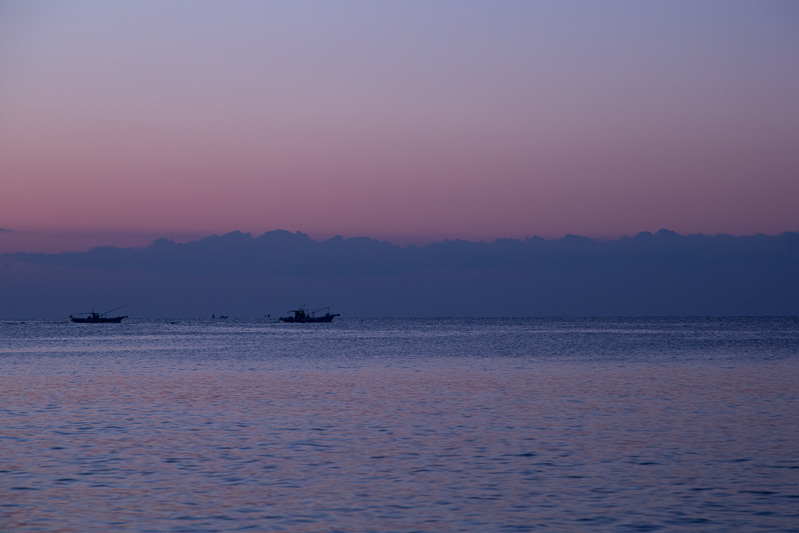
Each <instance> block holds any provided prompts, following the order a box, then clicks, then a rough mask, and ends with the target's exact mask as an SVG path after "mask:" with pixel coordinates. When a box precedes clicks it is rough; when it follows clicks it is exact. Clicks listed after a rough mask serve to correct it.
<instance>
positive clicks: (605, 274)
mask: <svg viewBox="0 0 799 533" xmlns="http://www.w3.org/2000/svg"><path fill="white" fill-rule="evenodd" d="M4 259H5V264H6V267H7V268H5V269H4V272H5V273H6V275H5V277H4V278H3V280H2V281H0V289H2V290H3V292H5V293H6V298H4V299H3V302H4V303H0V317H3V318H17V317H37V316H57V315H60V314H63V313H67V314H68V313H69V312H70V311H69V309H73V311H74V308H75V306H78V307H85V306H88V305H96V306H98V307H102V306H103V305H107V306H108V307H109V308H110V307H114V306H115V305H117V304H121V303H129V301H131V302H132V303H133V304H134V305H133V306H132V308H131V310H130V314H131V315H134V314H136V311H138V314H139V316H147V317H157V316H200V317H202V316H209V315H210V314H211V313H214V312H216V313H221V312H224V313H226V314H231V315H234V316H236V315H238V316H263V315H265V314H273V313H280V312H283V311H284V310H285V309H286V308H288V307H292V306H294V305H297V304H301V303H308V304H309V305H317V304H319V305H328V304H330V305H334V306H336V310H337V311H340V312H343V313H345V316H364V317H365V316H540V315H547V316H549V315H561V314H565V315H597V316H607V315H707V314H710V315H763V314H795V315H799V276H797V272H799V233H791V232H789V233H783V234H781V235H776V236H767V235H755V236H746V237H735V236H731V235H715V236H706V235H678V234H676V233H674V232H671V231H668V230H660V231H659V232H657V233H655V234H652V233H649V232H644V233H639V234H638V235H636V236H634V237H625V238H621V239H617V240H594V239H589V238H586V237H579V236H575V235H567V236H566V237H564V238H562V239H554V240H546V239H541V238H538V237H533V238H530V239H526V240H514V239H501V240H497V241H494V242H491V243H487V242H467V241H458V240H456V241H445V242H440V243H436V244H431V245H427V246H424V247H417V246H410V247H406V248H402V247H399V246H396V245H393V244H390V243H386V242H381V241H377V240H374V239H369V238H365V237H363V238H355V239H344V238H341V237H335V238H332V239H329V240H326V241H314V240H312V239H310V238H309V237H308V236H307V235H305V234H303V233H299V232H297V233H290V232H287V231H282V230H277V231H270V232H267V233H265V234H263V235H261V236H258V237H253V236H252V235H250V234H245V233H240V232H233V233H229V234H226V235H222V236H217V235H214V236H210V237H206V238H204V239H200V240H197V241H193V242H188V243H182V244H177V243H175V242H173V241H169V240H166V239H160V240H157V241H155V242H153V243H152V244H150V245H149V246H147V247H145V248H116V247H100V248H94V249H92V250H89V251H87V252H80V253H72V252H70V253H60V254H42V253H38V254H27V253H17V254H7V255H5V256H4ZM123 300H124V301H123ZM134 310H136V311H134Z"/></svg>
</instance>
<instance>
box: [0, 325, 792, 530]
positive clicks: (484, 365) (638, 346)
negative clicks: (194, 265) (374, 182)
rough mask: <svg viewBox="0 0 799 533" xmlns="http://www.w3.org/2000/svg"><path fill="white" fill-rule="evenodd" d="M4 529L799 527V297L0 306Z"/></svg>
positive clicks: (0, 522) (0, 520) (0, 517)
mask: <svg viewBox="0 0 799 533" xmlns="http://www.w3.org/2000/svg"><path fill="white" fill-rule="evenodd" d="M0 391H2V396H1V397H0V398H1V400H0V529H2V530H10V531H174V532H177V531H238V530H254V531H303V532H315V531H319V532H323V531H325V532H327V531H347V532H351V531H353V532H371V531H375V532H383V531H442V532H443V531H446V532H450V531H480V532H482V531H697V532H700V531H701V532H705V531H717V532H727V531H799V454H797V443H799V396H797V391H799V319H797V318H631V319H590V318H583V319H567V318H557V319H482V320H480V319H430V320H423V319H413V320H411V319H409V320H401V319H385V320H378V319H373V320H356V319H351V318H346V317H345V318H341V319H340V320H337V321H335V322H334V323H332V324H281V323H277V322H275V321H273V320H268V319H261V320H251V321H246V320H234V319H230V320H226V321H221V322H220V321H211V320H206V321H192V320H180V321H174V320H172V321H168V320H164V321H154V320H153V321H148V320H137V319H130V320H128V321H125V322H123V323H122V324H97V325H92V326H91V327H87V326H85V325H84V326H76V325H74V324H70V323H65V322H63V321H62V322H36V321H27V322H25V323H20V322H0Z"/></svg>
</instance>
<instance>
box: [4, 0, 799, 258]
mask: <svg viewBox="0 0 799 533" xmlns="http://www.w3.org/2000/svg"><path fill="white" fill-rule="evenodd" d="M0 181H1V185H2V188H1V189H0V228H4V229H6V230H10V231H0V252H3V251H13V250H29V251H35V250H48V251H55V250H68V249H69V250H79V249H86V248H87V247H89V246H91V245H96V244H118V245H135V244H146V243H147V242H149V241H151V240H153V239H154V238H157V237H161V236H166V237H172V238H176V239H188V238H193V237H196V236H201V235H207V234H211V233H225V232H228V231H232V230H241V231H246V232H252V233H254V234H261V233H263V232H264V231H267V230H271V229H276V228H284V229H288V230H290V231H295V230H300V231H304V232H307V233H309V234H310V235H311V237H314V238H327V237H330V236H333V235H336V234H341V235H344V236H347V237H349V236H359V235H367V236H370V237H375V238H381V239H385V240H389V241H392V242H395V243H398V244H408V243H425V242H430V241H434V240H440V239H443V238H462V239H469V240H478V239H486V240H493V239H495V238H498V237H525V236H531V235H541V236H545V237H559V236H562V235H564V234H566V233H576V234H582V235H588V236H592V237H618V236H620V235H624V234H634V233H637V232H639V231H644V230H650V231H655V230H657V229H659V228H663V227H665V228H669V229H672V230H675V231H677V232H679V233H697V232H699V233H709V234H715V233H722V232H724V233H733V234H751V233H756V232H763V233H780V232H783V231H797V230H799V209H797V208H796V204H797V199H799V2H795V1H792V0H789V1H765V2H764V1H754V0H753V1H749V2H736V1H731V0H720V1H703V2H695V1H679V0H676V1H675V0H669V1H662V2H654V1H652V2H630V1H625V2H614V1H605V2H595V1H585V2H580V1H552V2H534V1H518V2H516V1H499V2H497V1H485V2H474V1H463V0H458V1H437V2H427V1H413V0H411V1H395V2H391V1H385V2H371V1H349V2H346V1H345V2H321V1H320V2H302V1H296V0H292V1H286V2H265V1H264V2H262V1H237V2H221V1H220V2H194V1H192V2H181V1H172V2H160V1H157V2H148V1H135V2H134V1H131V2H106V1H81V2H77V1H69V0H67V1H64V2H45V1H22V0H20V1H15V0H6V1H4V2H2V3H0Z"/></svg>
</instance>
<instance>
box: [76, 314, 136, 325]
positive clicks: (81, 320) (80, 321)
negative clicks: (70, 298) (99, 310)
mask: <svg viewBox="0 0 799 533" xmlns="http://www.w3.org/2000/svg"><path fill="white" fill-rule="evenodd" d="M123 318H128V317H126V316H112V317H110V318H107V317H99V318H93V317H86V318H83V317H79V316H73V317H70V320H72V321H73V322H77V323H78V324H119V323H120V322H122V319H123Z"/></svg>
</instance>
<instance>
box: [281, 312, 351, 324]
mask: <svg viewBox="0 0 799 533" xmlns="http://www.w3.org/2000/svg"><path fill="white" fill-rule="evenodd" d="M337 316H339V315H338V313H336V314H332V315H330V314H328V315H324V316H306V317H302V318H296V317H293V316H282V317H280V318H279V320H280V321H281V322H291V323H295V324H308V323H314V322H333V318H334V317H337Z"/></svg>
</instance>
